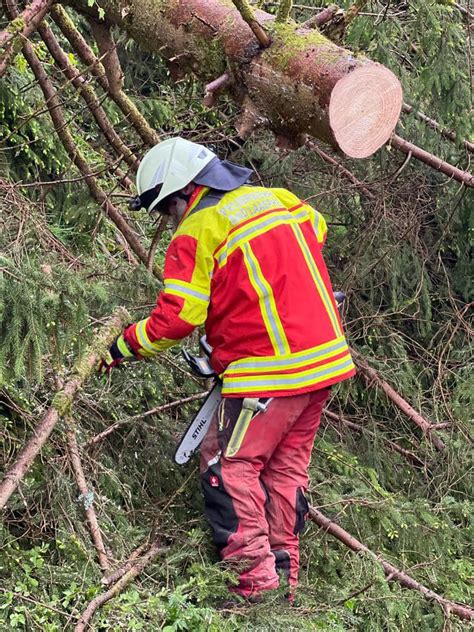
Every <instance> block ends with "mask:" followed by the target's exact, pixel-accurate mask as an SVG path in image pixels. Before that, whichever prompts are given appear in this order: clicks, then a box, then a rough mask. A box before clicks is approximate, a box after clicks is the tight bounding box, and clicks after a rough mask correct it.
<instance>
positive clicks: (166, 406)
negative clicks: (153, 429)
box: [85, 391, 209, 448]
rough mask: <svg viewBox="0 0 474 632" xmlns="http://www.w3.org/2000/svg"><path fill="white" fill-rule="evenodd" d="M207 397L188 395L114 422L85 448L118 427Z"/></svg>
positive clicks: (204, 394) (207, 393)
mask: <svg viewBox="0 0 474 632" xmlns="http://www.w3.org/2000/svg"><path fill="white" fill-rule="evenodd" d="M207 395H209V391H205V392H203V393H196V395H190V396H189V397H185V398H184V399H179V400H177V401H176V402H170V403H169V404H163V405H162V406H158V407H157V408H152V409H151V410H147V411H145V412H144V413H140V414H139V415H134V416H133V417H128V418H127V419H123V420H121V421H116V422H115V423H114V424H112V425H111V426H109V427H108V428H106V429H105V430H103V431H102V432H99V434H97V435H95V436H94V437H92V439H89V441H87V443H85V447H86V448H90V447H91V446H93V445H96V444H97V443H99V442H100V441H103V440H104V439H105V437H107V436H108V435H109V434H111V433H112V432H114V431H115V430H117V428H120V426H123V425H124V424H128V423H130V422H132V421H138V420H140V419H143V418H144V417H149V416H150V415H156V413H161V412H163V411H165V410H170V409H171V408H176V407H177V406H181V405H182V404H188V403H189V402H194V401H196V400H197V399H204V397H207Z"/></svg>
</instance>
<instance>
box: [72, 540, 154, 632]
mask: <svg viewBox="0 0 474 632" xmlns="http://www.w3.org/2000/svg"><path fill="white" fill-rule="evenodd" d="M160 550H161V546H160V543H159V542H154V543H153V544H152V545H151V547H150V549H149V551H147V553H145V555H143V557H141V558H140V559H138V560H137V562H135V564H133V566H132V567H131V568H130V569H129V570H128V571H127V572H126V573H125V574H124V575H122V577H121V578H120V579H119V580H118V581H117V583H116V584H114V585H113V586H112V587H111V588H109V590H107V591H106V592H104V593H102V594H101V595H97V597H94V599H93V600H92V601H91V602H90V603H89V605H88V606H87V608H86V609H85V610H84V612H83V613H82V614H81V618H80V619H79V621H78V623H77V625H76V626H75V628H74V632H84V630H87V628H88V626H89V623H90V621H91V619H92V617H93V616H94V614H95V612H96V611H97V610H98V609H99V608H100V607H101V606H103V605H104V603H107V602H108V601H110V600H111V599H113V598H114V597H116V596H117V595H119V594H120V593H121V592H122V590H124V588H126V586H128V584H130V583H131V582H132V581H133V580H134V579H135V577H137V575H139V574H140V573H141V572H142V571H143V569H144V568H145V567H146V566H147V565H148V564H149V563H150V562H152V561H153V559H154V558H155V557H156V556H157V555H158V553H160Z"/></svg>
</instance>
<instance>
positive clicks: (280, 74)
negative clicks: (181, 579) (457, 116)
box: [69, 0, 402, 158]
mask: <svg viewBox="0 0 474 632" xmlns="http://www.w3.org/2000/svg"><path fill="white" fill-rule="evenodd" d="M69 2H71V3H73V4H74V6H75V7H76V8H77V9H79V10H80V11H81V12H83V13H85V14H89V15H90V14H91V13H93V11H94V9H90V8H88V7H87V3H86V1H85V0H69ZM101 7H102V8H103V9H104V10H105V14H106V16H107V20H108V21H109V22H110V23H112V24H116V25H117V26H119V27H122V28H124V29H125V30H126V32H127V34H128V36H129V37H131V38H133V39H135V40H136V41H137V42H138V43H140V44H142V45H143V46H144V47H145V48H147V49H149V50H153V51H155V52H156V53H158V54H160V55H161V56H163V57H164V58H166V59H168V60H170V59H174V60H176V61H177V63H179V65H180V67H181V68H182V70H183V71H186V72H194V73H195V74H196V75H198V76H199V77H200V78H201V79H203V80H204V81H209V80H212V79H214V78H215V77H218V76H220V75H222V74H223V73H224V72H226V71H229V70H230V71H231V73H232V76H233V77H234V78H235V81H234V82H233V86H232V89H231V90H230V91H229V94H230V95H231V96H232V97H233V98H234V99H236V100H237V101H238V102H239V103H241V102H242V101H243V100H244V98H245V97H246V98H248V99H249V100H250V101H252V103H253V104H254V107H255V110H256V111H257V112H259V113H260V115H261V116H264V117H265V118H266V119H268V121H269V127H270V129H272V131H274V132H276V133H280V134H284V135H287V136H290V137H298V136H299V135H303V134H309V135H311V136H315V137H316V138H319V139H320V140H324V141H325V142H328V143H330V144H332V145H333V146H335V147H337V148H339V149H341V150H342V151H343V152H344V153H346V154H347V155H349V156H351V157H354V158H362V157H367V156H370V155H372V154H373V153H374V152H375V151H376V150H377V149H378V148H379V147H381V146H382V145H383V144H384V143H385V142H386V141H387V140H388V139H389V138H390V135H391V133H392V132H393V129H394V127H395V124H396V122H397V120H398V118H399V115H400V110H401V104H402V93H401V87H400V83H399V81H398V79H397V78H396V77H395V76H394V75H393V73H392V72H391V71H389V70H388V69H387V68H385V67H384V66H382V65H380V64H377V63H374V62H371V61H370V60H368V59H366V58H362V57H361V58H356V57H354V55H353V53H352V52H351V51H347V50H345V49H343V48H341V47H339V46H337V45H335V44H334V43H333V42H331V41H330V40H328V39H327V38H325V37H324V36H323V35H321V34H320V33H318V32H317V31H315V30H310V29H301V28H300V27H299V26H298V25H297V24H296V23H295V22H293V21H289V22H288V23H285V24H276V23H275V19H274V16H272V15H270V14H269V13H266V12H265V11H261V10H258V9H257V10H256V11H255V12H254V16H255V19H256V20H257V21H258V22H259V23H260V24H262V25H263V26H264V27H265V28H266V29H267V31H268V32H269V34H270V36H271V44H270V46H268V47H266V48H264V49H262V48H259V47H258V46H257V43H256V41H255V35H254V33H253V32H252V30H251V29H250V27H249V26H248V24H247V23H246V22H245V21H244V19H243V18H242V16H241V15H240V13H239V11H237V10H236V9H233V8H232V7H230V1H229V0H175V1H174V2H172V3H170V2H166V0H138V1H137V4H136V5H134V6H133V8H131V10H130V12H126V13H125V12H124V11H123V3H121V1H120V0H101ZM249 19H250V18H249Z"/></svg>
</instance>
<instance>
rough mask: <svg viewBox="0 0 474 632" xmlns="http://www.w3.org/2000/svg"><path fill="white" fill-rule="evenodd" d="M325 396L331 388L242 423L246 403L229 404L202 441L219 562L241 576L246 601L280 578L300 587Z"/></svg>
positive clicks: (282, 400)
mask: <svg viewBox="0 0 474 632" xmlns="http://www.w3.org/2000/svg"><path fill="white" fill-rule="evenodd" d="M328 396H329V389H327V388H326V389H322V390H317V391H311V392H309V393H304V394H300V395H294V396H285V397H277V398H274V399H273V400H272V401H271V402H270V403H269V405H268V408H267V410H266V411H265V412H260V413H257V414H256V415H255V416H254V417H253V418H252V419H251V421H250V422H248V420H247V422H244V423H243V424H242V416H240V412H241V409H242V403H243V400H242V399H234V398H225V399H223V400H222V402H221V403H220V405H219V407H218V409H217V411H216V413H215V415H214V418H213V420H212V422H211V426H210V428H209V431H208V433H207V435H206V437H205V439H204V441H203V444H202V446H201V483H202V488H203V492H204V502H205V511H206V517H207V519H208V521H209V524H210V526H211V529H212V532H213V536H214V541H215V543H216V545H217V547H218V548H219V551H220V555H221V558H222V559H223V560H225V561H226V562H228V563H229V565H230V566H231V568H233V569H235V570H236V571H237V573H238V575H239V584H238V586H236V587H232V588H231V590H233V591H234V592H237V593H239V594H241V595H242V596H244V597H249V596H252V595H255V594H258V593H259V592H262V591H264V590H271V589H273V588H276V587H277V586H278V584H279V574H278V571H281V572H283V573H284V574H285V575H286V577H287V579H288V582H289V584H290V586H292V587H295V586H296V584H297V581H298V567H299V533H300V531H301V530H302V528H303V526H304V521H305V518H306V514H307V512H308V503H307V501H306V498H305V496H304V492H305V491H306V489H307V486H308V465H309V461H310V457H311V451H312V447H313V442H314V437H315V435H316V432H317V430H318V427H319V423H320V419H321V412H322V409H323V407H324V404H325V402H326V400H327V398H328ZM239 416H240V418H239ZM229 448H231V449H229Z"/></svg>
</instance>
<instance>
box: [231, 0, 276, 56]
mask: <svg viewBox="0 0 474 632" xmlns="http://www.w3.org/2000/svg"><path fill="white" fill-rule="evenodd" d="M232 2H233V3H234V6H235V8H236V9H237V10H238V12H239V13H240V15H241V16H242V19H243V20H244V21H245V22H247V24H248V25H249V26H250V28H251V30H252V33H253V34H254V35H255V37H256V38H257V41H258V43H259V44H260V46H263V48H266V47H267V46H269V45H270V43H271V40H270V38H269V37H268V35H267V33H266V31H265V29H264V28H263V26H262V25H261V24H260V22H259V21H258V20H257V18H256V17H255V14H254V12H253V9H252V7H251V6H250V4H249V2H248V0H232Z"/></svg>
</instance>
